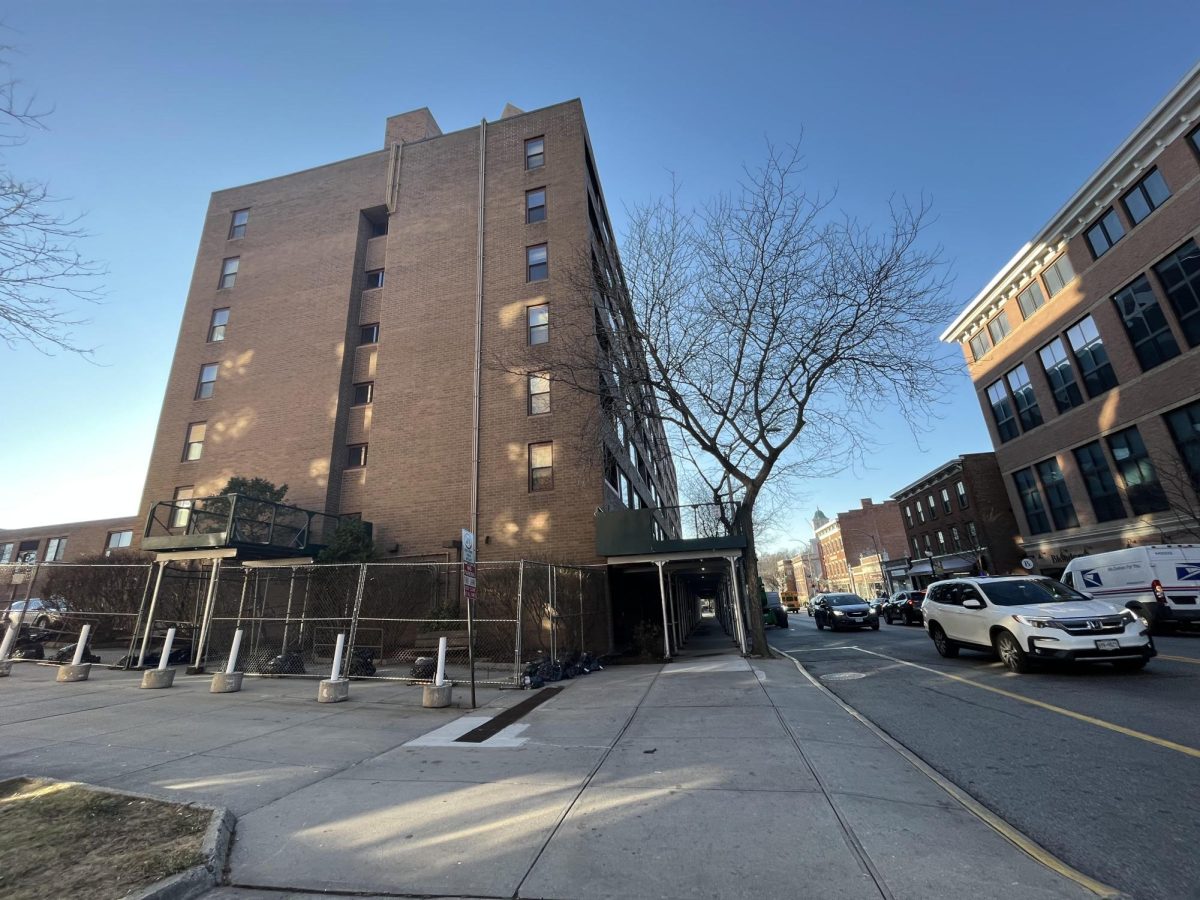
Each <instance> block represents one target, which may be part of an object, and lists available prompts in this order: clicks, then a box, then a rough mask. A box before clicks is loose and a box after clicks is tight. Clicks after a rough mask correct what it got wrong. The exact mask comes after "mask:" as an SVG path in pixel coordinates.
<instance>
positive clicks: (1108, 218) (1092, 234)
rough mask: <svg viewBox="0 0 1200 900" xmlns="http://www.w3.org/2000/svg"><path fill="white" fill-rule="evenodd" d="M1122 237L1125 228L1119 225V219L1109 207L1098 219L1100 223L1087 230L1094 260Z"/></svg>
mask: <svg viewBox="0 0 1200 900" xmlns="http://www.w3.org/2000/svg"><path fill="white" fill-rule="evenodd" d="M1124 236H1125V227H1124V226H1123V225H1122V224H1121V217H1120V216H1118V215H1117V211H1116V210H1115V209H1113V208H1112V207H1111V206H1110V207H1109V208H1108V210H1107V211H1106V212H1105V213H1104V215H1102V216H1101V217H1100V221H1098V222H1097V223H1096V224H1095V225H1093V226H1092V227H1091V228H1089V229H1088V230H1087V240H1088V244H1089V245H1090V246H1091V248H1092V255H1093V256H1094V257H1096V259H1099V258H1100V257H1101V256H1103V255H1104V254H1105V253H1107V252H1108V249H1109V248H1110V247H1111V246H1112V245H1113V244H1115V243H1116V242H1117V241H1119V240H1120V239H1121V238H1123V237H1124Z"/></svg>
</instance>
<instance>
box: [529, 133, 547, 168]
mask: <svg viewBox="0 0 1200 900" xmlns="http://www.w3.org/2000/svg"><path fill="white" fill-rule="evenodd" d="M545 163H546V139H545V138H540V137H535V138H530V139H529V140H527V141H526V142H525V168H527V169H540V168H541V167H542V166H543V165H545Z"/></svg>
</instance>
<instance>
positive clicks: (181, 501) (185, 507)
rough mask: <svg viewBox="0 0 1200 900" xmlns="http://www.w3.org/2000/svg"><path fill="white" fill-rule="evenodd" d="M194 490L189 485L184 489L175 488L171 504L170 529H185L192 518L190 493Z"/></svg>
mask: <svg viewBox="0 0 1200 900" xmlns="http://www.w3.org/2000/svg"><path fill="white" fill-rule="evenodd" d="M193 490H194V488H193V487H192V486H191V485H190V484H189V485H187V486H186V487H177V488H175V495H174V498H173V502H172V504H171V527H172V528H187V527H188V522H190V521H191V518H192V491H193Z"/></svg>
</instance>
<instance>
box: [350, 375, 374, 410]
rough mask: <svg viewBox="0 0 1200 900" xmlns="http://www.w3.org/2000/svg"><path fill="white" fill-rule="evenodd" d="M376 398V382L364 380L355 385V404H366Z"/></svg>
mask: <svg viewBox="0 0 1200 900" xmlns="http://www.w3.org/2000/svg"><path fill="white" fill-rule="evenodd" d="M374 400H375V382H373V381H362V382H359V383H358V384H356V385H354V405H355V406H366V405H367V404H368V403H371V402H373V401H374Z"/></svg>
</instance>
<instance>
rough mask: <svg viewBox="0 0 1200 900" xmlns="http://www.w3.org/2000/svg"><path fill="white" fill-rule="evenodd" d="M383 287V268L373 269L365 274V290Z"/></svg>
mask: <svg viewBox="0 0 1200 900" xmlns="http://www.w3.org/2000/svg"><path fill="white" fill-rule="evenodd" d="M381 287H383V269H372V270H371V271H370V272H367V273H366V274H365V275H364V276H363V290H364V291H370V290H373V289H374V288H381Z"/></svg>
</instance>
